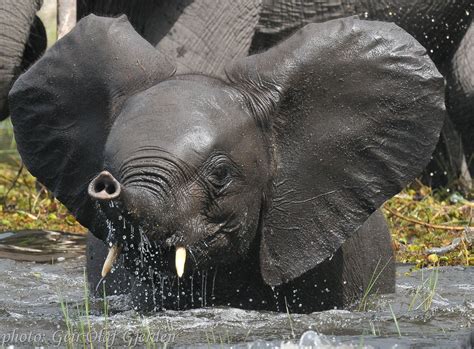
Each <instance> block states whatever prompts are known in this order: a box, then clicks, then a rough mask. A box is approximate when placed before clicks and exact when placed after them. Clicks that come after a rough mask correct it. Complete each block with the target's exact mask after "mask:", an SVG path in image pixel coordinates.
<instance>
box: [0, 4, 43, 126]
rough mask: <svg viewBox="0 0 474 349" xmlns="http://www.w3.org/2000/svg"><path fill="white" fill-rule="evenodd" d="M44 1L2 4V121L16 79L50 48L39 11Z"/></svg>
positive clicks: (0, 115)
mask: <svg viewBox="0 0 474 349" xmlns="http://www.w3.org/2000/svg"><path fill="white" fill-rule="evenodd" d="M41 5H42V1H41V0H1V2H0V120H2V119H5V118H6V117H8V114H9V112H8V104H7V95H8V92H9V91H10V87H11V86H12V84H13V82H14V81H15V79H16V77H17V76H18V75H19V74H20V73H21V72H22V70H23V69H25V68H27V67H28V65H29V63H31V62H32V61H34V60H35V59H37V58H38V57H39V56H40V55H41V54H42V53H43V51H44V50H45V48H46V39H45V38H46V35H45V32H44V28H43V26H42V24H41V21H40V20H39V19H36V16H35V14H36V11H38V10H39V8H40V7H41Z"/></svg>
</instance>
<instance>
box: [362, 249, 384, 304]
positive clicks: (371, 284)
mask: <svg viewBox="0 0 474 349" xmlns="http://www.w3.org/2000/svg"><path fill="white" fill-rule="evenodd" d="M391 260H392V259H391V258H390V259H389V260H388V261H387V262H386V263H385V264H384V266H383V267H381V268H380V269H379V266H380V262H381V261H380V259H379V260H378V261H377V264H376V265H375V268H374V271H373V272H372V275H371V277H370V280H369V283H368V284H367V288H366V289H365V290H364V293H363V295H362V298H361V300H360V301H359V307H358V310H359V311H366V310H367V307H368V300H369V295H370V294H371V293H372V291H373V288H374V286H375V284H376V283H377V280H378V279H379V278H380V276H381V275H382V273H383V271H384V270H385V268H386V267H387V265H388V264H389V263H390V261H391ZM375 291H376V290H375Z"/></svg>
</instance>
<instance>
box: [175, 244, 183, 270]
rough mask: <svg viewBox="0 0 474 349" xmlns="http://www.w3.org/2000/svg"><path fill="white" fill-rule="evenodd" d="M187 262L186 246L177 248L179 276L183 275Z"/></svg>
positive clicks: (176, 263) (176, 262)
mask: <svg viewBox="0 0 474 349" xmlns="http://www.w3.org/2000/svg"><path fill="white" fill-rule="evenodd" d="M185 263H186V249H185V248H184V247H177V248H176V260H175V265H176V273H177V274H178V277H181V276H183V274H184V264H185Z"/></svg>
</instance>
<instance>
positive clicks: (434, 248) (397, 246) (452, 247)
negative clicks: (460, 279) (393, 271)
mask: <svg viewBox="0 0 474 349" xmlns="http://www.w3.org/2000/svg"><path fill="white" fill-rule="evenodd" d="M472 197H474V191H473V192H471V193H470V195H469V196H468V197H467V198H465V197H463V196H461V195H460V194H459V193H451V192H449V191H448V190H432V189H431V188H429V187H427V186H424V185H422V184H421V183H419V182H417V183H415V184H414V185H412V186H411V187H409V188H407V189H405V190H404V191H402V192H401V193H400V194H398V195H396V196H395V197H393V198H392V199H390V200H389V201H387V202H386V203H385V205H384V210H383V211H384V213H385V216H386V218H387V220H388V223H389V226H390V231H391V233H392V241H393V247H394V250H395V255H396V260H397V261H398V262H402V263H413V264H415V265H416V268H420V267H430V266H435V265H440V266H444V265H465V266H468V265H474V243H473V242H474V220H473V218H474V202H473V201H472Z"/></svg>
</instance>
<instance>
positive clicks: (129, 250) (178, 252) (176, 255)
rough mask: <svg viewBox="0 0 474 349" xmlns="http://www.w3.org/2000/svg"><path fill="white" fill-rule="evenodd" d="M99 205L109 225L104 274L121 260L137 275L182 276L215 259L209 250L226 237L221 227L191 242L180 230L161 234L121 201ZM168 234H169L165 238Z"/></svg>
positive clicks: (207, 265) (208, 265) (101, 214)
mask: <svg viewBox="0 0 474 349" xmlns="http://www.w3.org/2000/svg"><path fill="white" fill-rule="evenodd" d="M97 209H98V211H100V216H102V220H103V222H104V224H103V226H105V227H106V229H105V230H106V234H105V240H104V239H102V240H103V241H104V242H105V243H106V245H107V246H108V248H109V252H108V255H107V258H106V260H105V262H104V265H103V268H102V272H101V274H102V277H105V276H107V275H108V273H109V272H110V271H111V270H112V268H113V266H114V265H115V263H117V261H118V260H120V262H121V263H122V264H123V265H124V266H125V267H126V268H127V269H128V270H129V271H131V272H132V273H133V274H134V275H136V276H141V277H147V278H148V277H150V276H153V275H154V276H163V275H166V276H172V277H176V276H177V277H178V278H180V277H182V276H183V275H184V274H185V273H188V272H189V273H192V271H193V270H197V269H206V268H209V267H210V266H211V264H212V262H215V261H211V258H210V255H209V254H210V253H209V252H210V251H212V250H214V249H215V248H218V247H219V245H220V244H222V241H223V240H224V235H225V232H223V231H221V229H220V228H222V227H217V228H216V229H213V231H211V232H210V234H209V235H206V237H204V238H203V239H201V240H199V241H196V242H194V243H191V244H189V243H186V242H185V241H184V239H183V237H182V236H179V235H178V234H171V236H169V234H160V232H159V229H156V231H154V230H151V229H150V227H149V226H148V225H147V224H141V223H140V222H137V220H136V219H135V217H133V216H131V215H130V214H129V213H127V210H125V209H124V208H123V207H122V203H121V202H119V201H109V202H107V203H99V204H97ZM224 230H225V229H224ZM167 235H168V238H163V237H164V236H167Z"/></svg>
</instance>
